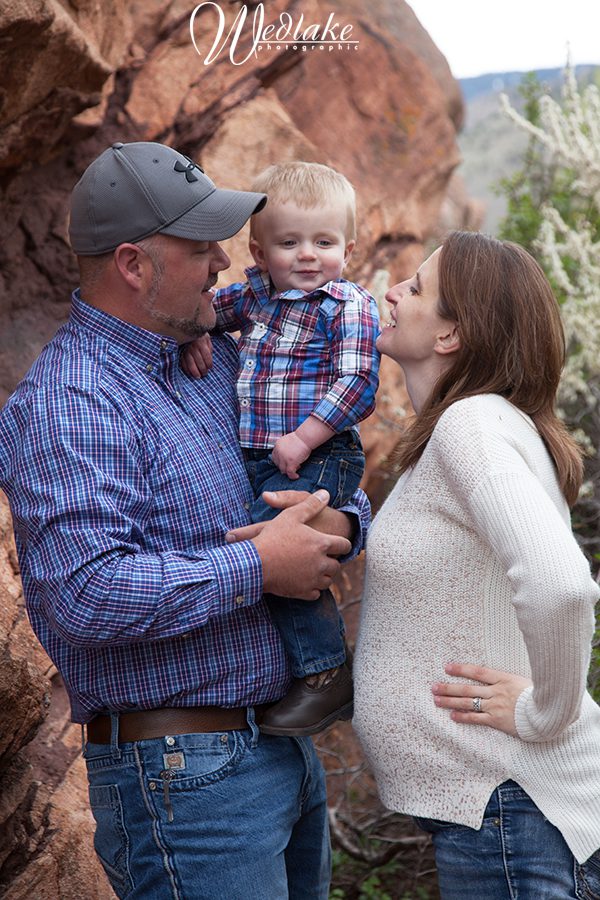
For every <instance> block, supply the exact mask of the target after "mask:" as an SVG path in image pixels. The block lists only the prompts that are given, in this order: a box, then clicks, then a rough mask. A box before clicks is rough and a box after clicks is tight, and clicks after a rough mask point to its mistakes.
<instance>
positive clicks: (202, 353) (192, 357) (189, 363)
mask: <svg viewBox="0 0 600 900" xmlns="http://www.w3.org/2000/svg"><path fill="white" fill-rule="evenodd" d="M181 368H182V369H183V371H184V372H186V373H187V374H188V375H191V377H192V378H203V377H204V376H205V375H206V373H207V372H208V370H209V369H212V341H211V339H210V335H209V334H203V335H202V336H201V337H199V338H196V339H195V340H193V341H192V343H191V344H186V346H185V347H183V349H182V351H181Z"/></svg>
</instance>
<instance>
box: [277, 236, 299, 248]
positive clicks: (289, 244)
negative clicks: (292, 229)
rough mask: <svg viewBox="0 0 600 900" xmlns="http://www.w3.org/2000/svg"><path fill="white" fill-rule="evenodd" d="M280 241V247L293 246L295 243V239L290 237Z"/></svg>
mask: <svg viewBox="0 0 600 900" xmlns="http://www.w3.org/2000/svg"><path fill="white" fill-rule="evenodd" d="M280 243H281V246H282V247H294V246H295V244H296V241H294V240H292V239H291V238H290V239H289V240H288V241H281V242H280Z"/></svg>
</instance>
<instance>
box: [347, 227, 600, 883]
mask: <svg viewBox="0 0 600 900" xmlns="http://www.w3.org/2000/svg"><path fill="white" fill-rule="evenodd" d="M386 299H387V301H388V303H389V304H390V306H391V313H390V318H391V321H390V324H389V326H388V327H386V328H385V329H384V330H383V332H382V334H381V336H380V337H379V339H378V344H377V346H378V348H379V350H380V351H381V352H382V353H384V354H386V355H387V356H390V357H391V358H392V359H394V360H396V361H397V362H398V363H399V364H400V365H401V366H402V368H403V370H404V373H405V376H406V384H407V388H408V392H409V395H410V398H411V401H412V404H413V406H414V409H415V411H416V413H417V415H416V419H415V421H414V424H413V425H412V427H411V429H410V430H409V432H408V434H407V435H406V438H405V440H404V442H403V444H402V446H401V450H400V455H399V469H400V472H401V476H400V479H399V481H398V483H397V485H396V486H395V488H394V490H393V492H392V493H391V495H390V497H389V498H388V500H387V501H386V503H385V505H384V506H383V508H382V509H381V511H380V513H379V514H378V516H377V518H376V520H375V522H374V524H373V527H372V530H371V533H370V535H369V546H368V553H367V557H368V561H367V587H366V596H365V600H364V603H363V611H362V620H361V629H360V637H359V641H358V647H357V653H356V659H355V666H354V671H355V679H356V697H355V719H354V724H355V727H356V730H357V732H358V735H359V737H360V739H361V741H362V744H363V746H364V748H365V751H366V754H367V757H368V759H369V761H370V763H371V766H372V769H373V772H374V774H375V778H376V780H377V783H378V788H379V791H380V794H381V797H382V800H383V802H384V803H385V804H386V805H387V806H388V807H390V808H391V809H394V810H397V811H399V812H403V813H408V814H411V815H413V816H415V817H417V821H418V824H419V825H421V826H422V827H423V828H424V829H425V830H426V831H429V832H431V833H432V835H433V842H434V845H435V852H436V862H437V866H438V875H439V882H440V890H441V894H442V897H443V898H444V900H482V898H486V900H488V898H489V900H496V898H507V900H508V898H516V897H518V898H519V900H526V898H529V900H533V898H535V900H542V898H548V900H550V898H551V900H562V898H581V897H584V898H592V897H594V898H598V897H600V853H599V852H597V851H598V848H599V847H600V709H599V708H598V707H597V706H596V704H595V703H594V702H593V700H592V699H591V698H590V697H589V696H588V695H587V694H586V691H585V685H586V674H587V670H588V665H589V660H590V642H591V638H592V635H593V630H594V615H593V609H594V604H595V602H596V600H597V598H598V594H599V590H598V587H597V585H596V584H595V582H594V581H593V580H592V578H591V576H590V572H589V567H588V565H587V563H586V560H585V558H584V556H583V554H582V553H581V552H580V550H579V549H578V546H577V543H576V542H575V540H574V538H573V536H572V534H571V530H570V524H569V512H568V504H572V503H573V502H574V501H575V499H576V497H577V493H578V489H579V486H580V483H581V477H582V466H581V459H580V454H579V452H578V450H577V448H576V446H575V444H574V443H573V441H572V440H571V438H570V437H569V436H568V435H567V433H566V431H565V430H564V428H563V426H562V425H561V423H560V422H559V420H558V419H557V418H556V416H555V414H554V402H555V398H556V390H557V387H558V382H559V377H560V371H561V368H562V364H563V361H564V338H563V332H562V326H561V321H560V315H559V310H558V306H557V303H556V300H555V299H554V297H553V295H552V291H551V289H550V286H549V284H548V282H547V280H546V278H545V276H544V274H543V272H542V271H541V269H540V268H539V266H538V265H537V263H536V262H535V261H534V260H533V258H532V257H531V256H529V254H527V253H526V252H525V251H524V250H522V249H521V248H520V247H518V246H516V245H514V244H509V243H503V242H500V241H497V240H495V239H493V238H488V237H485V236H484V235H481V234H476V233H462V232H455V233H453V234H451V235H450V236H449V237H448V239H447V240H446V242H445V243H444V245H443V246H442V247H441V248H440V249H439V250H437V251H436V252H435V253H433V255H432V256H430V257H429V259H428V260H427V261H426V262H425V263H424V264H423V265H422V266H421V268H420V269H419V271H418V272H417V274H416V275H415V276H414V278H411V279H410V280H409V281H405V282H403V283H402V284H399V285H396V286H395V287H393V288H392V289H391V290H390V291H389V292H388V294H387V297H386Z"/></svg>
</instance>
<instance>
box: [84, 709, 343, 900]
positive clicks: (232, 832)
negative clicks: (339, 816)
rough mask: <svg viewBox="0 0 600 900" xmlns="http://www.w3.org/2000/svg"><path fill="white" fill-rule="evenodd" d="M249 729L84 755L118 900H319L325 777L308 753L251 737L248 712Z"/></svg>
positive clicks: (325, 879) (325, 870)
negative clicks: (123, 899)
mask: <svg viewBox="0 0 600 900" xmlns="http://www.w3.org/2000/svg"><path fill="white" fill-rule="evenodd" d="M248 721H249V727H248V729H247V730H244V731H225V732H222V733H211V734H187V735H180V736H177V735H173V736H169V735H165V737H163V738H155V739H153V740H147V741H139V742H136V743H123V744H120V745H119V744H115V745H114V746H110V745H108V744H106V745H103V744H91V743H88V744H87V746H86V750H85V758H86V763H87V768H88V780H89V786H90V788H89V789H90V803H91V807H92V812H93V814H94V817H95V819H96V834H95V838H94V846H95V849H96V852H97V853H98V855H99V857H100V861H101V862H102V864H103V866H104V869H105V871H106V873H107V875H108V878H109V880H110V882H111V884H112V886H113V889H114V890H115V893H116V894H117V895H118V896H119V897H121V898H128V900H215V898H216V897H219V898H223V900H267V898H268V900H287V898H290V900H327V897H328V892H329V881H330V868H331V853H330V845H329V830H328V823H327V803H326V791H325V778H324V773H323V769H322V767H321V764H320V762H319V760H318V758H317V756H316V754H315V751H314V747H313V745H312V742H311V741H310V739H308V738H287V737H270V736H267V735H259V732H258V728H257V726H256V724H255V723H254V719H253V712H252V711H251V710H250V711H249V716H248ZM165 773H166V776H167V778H166V779H165ZM165 781H166V783H167V785H168V786H167V787H165Z"/></svg>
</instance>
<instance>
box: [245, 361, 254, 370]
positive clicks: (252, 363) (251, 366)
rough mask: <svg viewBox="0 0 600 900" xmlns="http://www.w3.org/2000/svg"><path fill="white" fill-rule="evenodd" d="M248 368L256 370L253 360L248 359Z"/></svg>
mask: <svg viewBox="0 0 600 900" xmlns="http://www.w3.org/2000/svg"><path fill="white" fill-rule="evenodd" d="M246 368H247V369H253V368H254V360H253V359H247V360H246Z"/></svg>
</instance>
